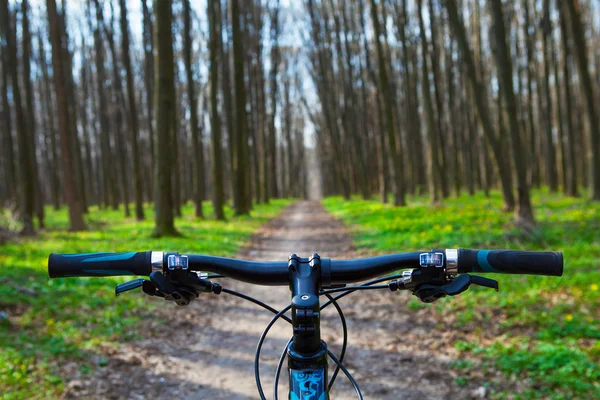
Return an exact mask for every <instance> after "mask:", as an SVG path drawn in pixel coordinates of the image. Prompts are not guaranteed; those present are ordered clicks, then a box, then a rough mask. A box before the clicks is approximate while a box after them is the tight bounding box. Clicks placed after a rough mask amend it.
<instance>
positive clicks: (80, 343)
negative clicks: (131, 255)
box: [0, 200, 290, 399]
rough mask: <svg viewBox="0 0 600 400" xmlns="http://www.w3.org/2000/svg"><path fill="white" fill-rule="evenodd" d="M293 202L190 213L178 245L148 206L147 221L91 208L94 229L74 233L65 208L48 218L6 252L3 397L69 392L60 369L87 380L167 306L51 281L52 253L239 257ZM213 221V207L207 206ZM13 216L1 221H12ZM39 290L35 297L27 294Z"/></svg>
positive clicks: (102, 285) (2, 258) (2, 259)
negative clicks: (107, 349)
mask: <svg viewBox="0 0 600 400" xmlns="http://www.w3.org/2000/svg"><path fill="white" fill-rule="evenodd" d="M289 203H290V200H273V201H271V204H270V205H259V206H256V208H255V210H254V211H253V212H252V216H251V217H233V213H232V211H231V210H230V209H227V210H226V214H227V218H228V219H227V221H226V222H217V221H214V220H195V219H194V218H193V217H192V215H193V210H192V206H191V205H188V206H185V207H184V208H183V217H182V218H177V220H176V223H175V224H176V227H177V229H178V230H179V231H180V233H181V234H182V236H181V237H177V238H160V239H157V238H152V237H151V233H152V228H153V218H154V212H153V210H152V208H151V207H150V206H147V207H146V210H145V211H146V217H147V220H146V221H145V222H141V223H140V222H137V221H135V219H134V218H130V219H124V218H123V211H122V210H118V211H113V210H98V209H95V208H92V209H91V210H90V214H89V216H88V217H87V223H88V225H89V228H90V229H89V230H88V231H86V232H80V233H69V232H68V231H67V228H68V216H67V211H66V209H61V210H60V211H57V212H55V211H52V210H51V209H50V208H48V211H47V229H46V230H44V231H42V232H40V233H39V234H38V236H37V237H35V238H31V239H21V238H19V239H17V241H15V242H11V243H7V244H4V245H2V246H0V268H1V269H0V311H4V312H6V313H7V314H8V315H9V319H8V320H7V319H3V318H0V398H3V399H30V398H52V397H55V396H57V395H58V394H59V393H60V392H61V391H62V390H63V387H64V380H63V378H62V377H61V376H59V369H58V367H57V366H58V365H59V364H60V363H65V362H68V361H71V360H75V361H76V362H77V365H78V368H79V371H80V372H81V373H82V374H86V373H89V372H90V371H92V370H93V369H94V368H97V367H99V366H103V365H105V364H106V363H107V359H106V358H105V357H104V356H103V355H102V352H101V351H100V350H99V349H100V347H101V346H117V345H118V343H119V342H121V341H124V340H130V339H133V338H137V337H139V333H138V330H137V327H138V323H139V322H140V320H142V319H144V318H152V309H153V308H155V307H158V306H160V305H161V304H163V303H162V302H161V301H159V300H156V301H148V298H147V297H144V295H143V294H142V293H141V292H135V293H134V292H130V293H127V294H124V295H122V296H120V297H119V298H115V295H114V287H115V285H116V284H118V283H120V282H123V281H124V280H126V279H127V278H94V279H90V278H80V279H79V278H70V279H52V280H51V279H49V278H48V274H47V264H46V263H47V258H48V255H49V254H50V253H51V252H55V253H77V252H98V251H107V252H120V251H144V250H163V251H178V252H180V253H203V254H212V255H219V256H230V255H233V254H234V253H235V252H236V251H237V250H238V249H239V248H240V246H241V245H243V244H244V242H245V241H246V240H247V239H248V238H249V236H250V234H251V233H252V232H253V231H255V230H256V229H257V228H258V227H259V226H260V225H261V224H263V223H264V222H266V221H267V220H268V219H270V218H272V217H274V216H276V215H277V214H278V213H279V212H280V211H281V209H282V208H283V207H284V206H286V205H287V204H289ZM204 209H205V212H206V215H208V216H209V217H211V216H212V214H213V213H212V207H211V206H210V204H208V203H206V204H205V206H204ZM7 220H8V219H7V215H6V214H4V216H0V222H3V223H6V222H7ZM28 290H33V291H34V293H28Z"/></svg>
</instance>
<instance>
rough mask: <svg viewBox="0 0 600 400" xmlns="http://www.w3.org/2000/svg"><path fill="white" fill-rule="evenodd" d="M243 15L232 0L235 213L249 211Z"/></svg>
mask: <svg viewBox="0 0 600 400" xmlns="http://www.w3.org/2000/svg"><path fill="white" fill-rule="evenodd" d="M243 19H244V17H243V16H242V13H241V12H240V5H239V0H232V11H231V20H232V21H231V24H232V35H233V60H234V62H233V64H234V71H235V73H234V76H235V115H236V132H235V137H236V160H235V161H236V162H235V171H234V174H235V175H236V186H237V193H238V196H239V204H237V205H236V214H237V215H245V214H248V213H249V212H250V208H249V207H248V196H249V193H248V183H249V182H248V181H247V179H248V177H247V170H248V168H249V167H250V165H249V162H248V156H249V153H250V149H249V146H248V136H247V135H248V132H247V114H246V87H245V84H244V76H245V74H244V50H243V46H244V45H243V40H244V37H245V29H244V28H242V26H243V25H244V24H245V21H243Z"/></svg>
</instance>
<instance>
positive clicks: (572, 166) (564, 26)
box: [557, 0, 579, 196]
mask: <svg viewBox="0 0 600 400" xmlns="http://www.w3.org/2000/svg"><path fill="white" fill-rule="evenodd" d="M557 2H558V3H559V4H558V6H559V15H560V30H561V35H560V36H561V42H562V48H563V61H562V62H563V65H562V67H563V82H564V85H565V94H564V97H563V98H564V101H565V122H566V124H565V129H566V134H567V138H566V145H565V146H566V158H567V165H566V169H565V175H566V193H567V194H568V195H569V196H579V191H578V188H577V161H576V157H577V156H576V154H575V148H576V144H575V134H574V127H573V110H572V108H573V106H572V103H571V101H572V97H571V96H572V94H571V64H570V60H571V57H570V54H571V47H570V45H569V30H568V21H567V15H566V12H567V11H566V10H565V6H566V5H565V2H564V1H562V0H557Z"/></svg>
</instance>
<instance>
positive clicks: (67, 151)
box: [0, 0, 307, 235]
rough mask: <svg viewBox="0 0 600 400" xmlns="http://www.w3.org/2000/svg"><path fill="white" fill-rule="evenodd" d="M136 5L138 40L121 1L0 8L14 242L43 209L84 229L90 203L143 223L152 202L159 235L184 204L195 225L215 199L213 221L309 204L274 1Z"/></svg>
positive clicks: (4, 136)
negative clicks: (59, 212) (286, 203)
mask: <svg viewBox="0 0 600 400" xmlns="http://www.w3.org/2000/svg"><path fill="white" fill-rule="evenodd" d="M136 2H139V3H141V4H140V5H141V11H142V12H141V14H142V21H141V25H142V32H141V37H140V38H139V40H140V41H139V42H136V41H135V39H134V40H133V41H132V40H131V37H132V35H131V32H130V31H131V26H130V25H131V22H130V19H129V14H128V13H129V10H128V6H131V4H132V3H134V2H133V1H132V0H127V1H126V0H91V1H89V2H81V3H78V5H76V6H72V3H70V2H67V1H65V0H63V1H62V2H58V4H57V1H56V0H47V1H46V4H45V7H38V8H36V9H32V8H31V5H30V3H29V2H28V1H27V0H21V1H16V2H9V1H8V0H0V13H1V19H0V23H1V26H0V28H1V33H2V38H3V40H2V46H1V51H2V63H1V67H2V76H1V78H2V80H1V81H0V85H1V86H0V90H1V93H2V104H1V111H2V114H1V118H2V125H3V127H2V131H1V138H0V140H1V141H2V162H1V163H0V193H1V194H0V201H1V202H2V204H3V205H4V206H6V207H12V208H14V209H15V211H17V212H18V214H19V216H20V219H21V221H22V223H23V231H22V233H23V234H33V233H34V232H35V229H34V226H35V224H34V219H36V220H37V221H38V224H37V227H40V228H41V227H43V226H44V207H43V205H44V204H52V205H53V206H54V208H56V209H58V208H59V207H60V206H61V205H63V204H66V205H68V206H69V216H70V224H71V225H70V227H71V229H72V230H81V229H85V221H84V218H83V215H85V214H86V213H88V212H89V207H90V206H91V205H98V206H99V207H101V208H109V207H110V208H113V209H118V208H119V207H120V206H122V208H123V212H124V215H125V216H126V217H129V216H131V217H135V218H137V219H138V220H143V219H144V218H145V217H146V216H145V215H144V209H143V207H142V206H143V203H144V202H150V201H154V202H155V208H156V231H155V233H156V234H157V235H170V234H175V233H176V230H175V227H174V223H173V218H174V216H177V215H181V205H182V204H183V203H185V202H186V201H189V200H191V201H193V202H194V203H195V216H196V217H199V218H202V217H204V214H205V213H204V211H203V210H202V201H203V200H206V199H209V198H210V199H212V202H213V205H214V217H216V218H217V219H224V218H225V216H224V211H223V207H224V204H225V202H226V201H227V200H228V199H229V200H231V204H232V206H233V207H234V209H235V212H236V214H248V213H249V212H250V211H251V209H252V207H253V204H254V203H261V202H269V200H270V199H271V198H275V197H282V196H295V197H302V196H305V195H306V190H307V189H306V180H305V176H306V173H305V171H304V170H305V167H304V163H303V162H302V154H303V151H304V117H303V116H302V114H303V110H302V109H301V108H298V107H294V103H299V100H298V90H297V85H296V84H295V82H296V80H297V79H298V71H299V70H298V68H297V67H296V66H294V65H293V63H294V62H295V61H293V60H292V59H293V58H294V57H297V55H296V54H297V49H291V48H280V47H282V46H280V45H279V44H278V36H279V35H280V33H281V32H282V28H281V25H282V21H281V17H280V15H279V8H280V5H279V1H278V0H270V1H265V0H260V1H259V0H256V1H208V2H206V3H207V8H206V9H203V10H199V9H196V8H194V5H195V4H194V2H190V1H189V0H175V1H168V0H156V1H154V2H153V4H150V3H151V2H149V1H148V0H136ZM36 7H37V5H36ZM196 7H197V5H196ZM68 12H71V13H72V14H71V15H68ZM138 36H139V35H138ZM267 59H268V60H269V62H266V60H267ZM288 67H289V68H288ZM284 68H286V69H285V70H284ZM131 205H133V211H132V210H131V209H130V206H131Z"/></svg>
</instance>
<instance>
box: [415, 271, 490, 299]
mask: <svg viewBox="0 0 600 400" xmlns="http://www.w3.org/2000/svg"><path fill="white" fill-rule="evenodd" d="M471 285H478V286H483V287H489V288H492V289H495V290H496V291H498V282H497V281H495V280H493V279H488V278H483V277H481V276H475V275H469V274H461V275H459V276H457V277H456V278H455V279H454V280H453V281H451V282H449V283H447V284H446V285H441V286H434V285H428V284H423V285H420V286H418V287H417V288H416V289H415V291H414V292H413V294H414V295H415V296H417V297H418V298H419V299H421V301H422V302H424V303H432V302H434V301H436V300H438V299H441V298H442V297H446V296H456V295H458V294H461V293H462V292H464V291H465V290H467V289H468V288H469V286H471Z"/></svg>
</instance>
